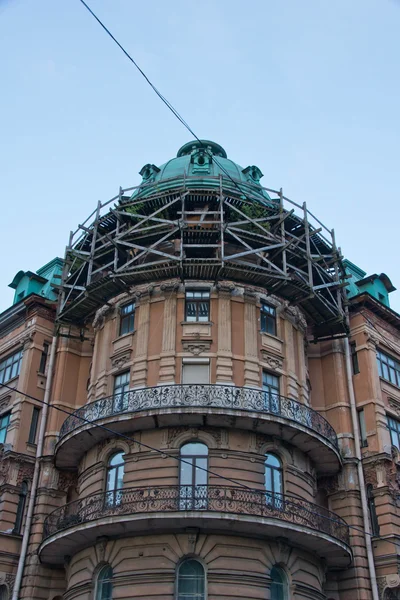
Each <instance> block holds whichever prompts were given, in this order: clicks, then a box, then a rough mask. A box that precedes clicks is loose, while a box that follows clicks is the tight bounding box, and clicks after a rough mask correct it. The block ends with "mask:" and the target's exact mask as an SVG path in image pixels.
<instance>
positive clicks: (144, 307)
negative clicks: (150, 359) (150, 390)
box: [131, 290, 151, 387]
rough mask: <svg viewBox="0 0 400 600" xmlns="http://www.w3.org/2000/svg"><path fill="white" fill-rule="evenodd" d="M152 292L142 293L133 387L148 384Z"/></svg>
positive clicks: (132, 374)
mask: <svg viewBox="0 0 400 600" xmlns="http://www.w3.org/2000/svg"><path fill="white" fill-rule="evenodd" d="M150 295H151V290H147V291H144V292H141V293H140V298H139V310H138V313H139V314H138V323H137V334H136V353H135V358H134V361H133V366H132V373H131V381H132V385H133V387H138V386H140V387H143V386H145V385H146V383H147V351H148V345H149V329H150Z"/></svg>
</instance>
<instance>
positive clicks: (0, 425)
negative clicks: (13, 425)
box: [0, 411, 11, 444]
mask: <svg viewBox="0 0 400 600" xmlns="http://www.w3.org/2000/svg"><path fill="white" fill-rule="evenodd" d="M5 419H7V422H6V424H5V425H4V423H3V422H4V421H5ZM10 421H11V411H8V412H5V413H3V414H2V415H0V444H5V443H6V439H7V431H8V426H9V425H10ZM3 431H4V432H5V433H4V438H3V439H2V434H3Z"/></svg>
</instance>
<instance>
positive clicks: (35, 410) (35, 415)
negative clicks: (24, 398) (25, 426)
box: [27, 406, 40, 444]
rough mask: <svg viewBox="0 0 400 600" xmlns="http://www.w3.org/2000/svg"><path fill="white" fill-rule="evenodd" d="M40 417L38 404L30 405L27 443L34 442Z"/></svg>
mask: <svg viewBox="0 0 400 600" xmlns="http://www.w3.org/2000/svg"><path fill="white" fill-rule="evenodd" d="M39 417H40V408H39V407H38V406H32V416H31V424H30V427H29V436H28V442H27V443H28V444H36V438H37V432H38V424H39Z"/></svg>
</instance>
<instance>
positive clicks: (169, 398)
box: [60, 384, 338, 449]
mask: <svg viewBox="0 0 400 600" xmlns="http://www.w3.org/2000/svg"><path fill="white" fill-rule="evenodd" d="M181 407H193V408H196V407H197V408H200V407H202V408H226V409H234V410H235V409H236V410H243V411H251V412H258V413H262V414H265V415H274V416H277V417H282V418H284V419H288V420H289V421H292V422H294V423H297V424H299V425H302V426H304V427H306V428H308V429H310V430H312V431H313V432H315V433H317V434H319V435H321V436H322V437H324V438H325V439H326V440H328V441H329V442H330V443H331V444H332V445H333V446H334V447H335V448H336V449H337V448H338V440H337V436H336V433H335V430H334V429H333V427H332V426H331V425H330V424H329V423H328V421H327V420H326V419H324V417H323V416H322V415H320V414H319V413H318V412H317V411H315V410H313V409H312V408H310V407H309V406H306V405H305V404H301V403H300V402H297V401H296V400H292V399H291V398H285V397H284V396H280V395H278V394H274V393H269V392H266V391H263V390H258V389H254V388H246V387H235V386H229V385H203V384H186V385H185V384H182V385H180V384H177V385H163V386H157V387H151V388H143V389H140V390H131V391H129V392H125V393H123V394H115V395H113V396H109V397H107V398H102V399H101V400H96V401H95V402H91V403H90V404H85V405H84V406H82V407H81V408H79V409H78V410H76V411H75V412H74V414H73V415H71V416H70V417H68V418H67V419H66V420H65V421H64V423H63V425H62V427H61V430H60V440H61V439H62V438H63V437H64V436H66V435H67V434H68V433H70V432H72V431H74V430H75V429H77V428H78V427H80V426H82V425H84V424H85V423H87V422H90V421H97V420H99V419H104V418H106V417H111V416H113V415H119V414H123V413H136V412H140V411H143V410H154V409H162V408H170V409H171V408H172V409H173V408H181Z"/></svg>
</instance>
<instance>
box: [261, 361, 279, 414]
mask: <svg viewBox="0 0 400 600" xmlns="http://www.w3.org/2000/svg"><path fill="white" fill-rule="evenodd" d="M263 390H264V408H265V410H267V411H269V412H275V413H279V412H280V411H279V408H280V398H279V377H277V376H276V375H271V373H268V371H263Z"/></svg>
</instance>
